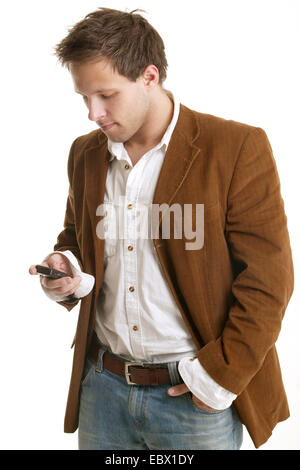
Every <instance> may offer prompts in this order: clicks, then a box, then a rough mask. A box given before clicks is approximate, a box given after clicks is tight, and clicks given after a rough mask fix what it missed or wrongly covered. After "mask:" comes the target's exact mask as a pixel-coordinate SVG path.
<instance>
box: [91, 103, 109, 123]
mask: <svg viewBox="0 0 300 470" xmlns="http://www.w3.org/2000/svg"><path fill="white" fill-rule="evenodd" d="M88 110H89V114H88V118H89V119H90V120H91V121H94V122H97V121H101V122H102V121H104V120H105V116H106V110H105V107H104V106H103V103H102V102H101V101H100V100H99V99H96V100H90V103H89V105H88Z"/></svg>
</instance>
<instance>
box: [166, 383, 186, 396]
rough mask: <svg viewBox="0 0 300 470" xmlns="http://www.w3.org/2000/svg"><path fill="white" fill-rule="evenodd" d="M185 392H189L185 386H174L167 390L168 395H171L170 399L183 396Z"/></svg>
mask: <svg viewBox="0 0 300 470" xmlns="http://www.w3.org/2000/svg"><path fill="white" fill-rule="evenodd" d="M186 392H189V389H188V388H187V386H186V385H185V384H180V385H175V386H173V387H171V388H169V389H168V395H171V396H172V397H177V396H178V395H183V394H184V393H186Z"/></svg>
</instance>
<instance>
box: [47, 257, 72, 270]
mask: <svg viewBox="0 0 300 470" xmlns="http://www.w3.org/2000/svg"><path fill="white" fill-rule="evenodd" d="M44 261H46V262H47V263H48V265H49V267H50V268H53V269H58V270H59V271H63V272H65V273H67V274H72V269H71V265H70V262H69V260H68V258H67V257H66V256H64V255H61V254H60V253H54V254H52V255H50V256H48V257H47V258H46V259H45V260H44Z"/></svg>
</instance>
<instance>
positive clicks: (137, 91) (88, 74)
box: [69, 60, 150, 142]
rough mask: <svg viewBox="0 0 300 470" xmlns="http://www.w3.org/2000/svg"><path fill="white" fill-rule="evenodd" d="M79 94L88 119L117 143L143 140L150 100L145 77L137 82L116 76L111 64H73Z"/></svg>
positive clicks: (74, 80)
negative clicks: (84, 105) (85, 107)
mask: <svg viewBox="0 0 300 470" xmlns="http://www.w3.org/2000/svg"><path fill="white" fill-rule="evenodd" d="M69 70H70V72H71V75H72V79H73V82H74V88H75V91H76V92H77V93H79V94H81V95H82V97H83V100H84V102H85V104H86V106H87V108H88V117H89V119H90V120H91V121H95V122H96V123H97V124H98V126H100V127H101V129H102V131H103V132H104V133H105V134H106V135H107V137H109V139H110V140H112V141H113V142H127V141H129V140H130V139H131V138H132V137H134V136H138V135H140V136H142V135H143V131H144V129H145V127H146V122H147V113H148V112H149V106H150V96H149V92H148V91H147V87H146V85H145V80H144V78H143V77H142V76H141V77H139V78H138V79H137V81H136V82H132V81H130V80H128V79H127V78H126V77H124V76H123V75H119V74H118V72H113V70H112V67H111V65H110V63H109V62H108V61H104V60H101V61H97V62H88V63H81V64H70V66H69Z"/></svg>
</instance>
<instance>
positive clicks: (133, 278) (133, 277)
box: [123, 161, 144, 357]
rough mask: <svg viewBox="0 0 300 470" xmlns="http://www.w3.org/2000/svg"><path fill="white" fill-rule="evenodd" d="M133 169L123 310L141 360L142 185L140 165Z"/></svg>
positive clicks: (128, 187) (128, 190) (126, 212)
mask: <svg viewBox="0 0 300 470" xmlns="http://www.w3.org/2000/svg"><path fill="white" fill-rule="evenodd" d="M139 163H140V164H139V165H137V164H136V165H135V166H134V167H133V168H132V169H131V172H130V174H129V176H128V179H127V182H126V187H125V198H124V211H123V214H124V241H123V243H124V279H125V308H126V314H127V321H128V329H129V338H130V343H131V347H132V351H133V354H134V357H144V348H143V338H142V325H141V316H140V309H139V295H138V263H137V241H138V240H137V238H136V233H137V223H138V218H137V205H138V194H139V188H140V186H141V184H142V174H143V172H142V167H143V164H142V161H140V162H139Z"/></svg>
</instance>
